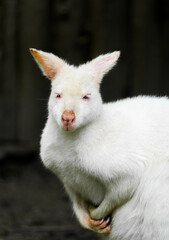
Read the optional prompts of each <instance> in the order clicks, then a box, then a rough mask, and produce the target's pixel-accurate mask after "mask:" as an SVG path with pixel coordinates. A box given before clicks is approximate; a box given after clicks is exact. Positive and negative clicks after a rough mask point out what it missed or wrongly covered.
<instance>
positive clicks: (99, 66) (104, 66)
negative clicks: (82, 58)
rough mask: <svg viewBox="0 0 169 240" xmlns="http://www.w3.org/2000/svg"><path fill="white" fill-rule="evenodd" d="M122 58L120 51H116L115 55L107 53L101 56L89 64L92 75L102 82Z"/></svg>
mask: <svg viewBox="0 0 169 240" xmlns="http://www.w3.org/2000/svg"><path fill="white" fill-rule="evenodd" d="M119 56H120V51H115V52H113V53H107V54H104V55H100V56H99V57H97V58H95V59H93V60H92V61H91V62H89V63H88V64H89V68H90V70H89V71H90V73H91V74H92V76H93V77H94V78H95V79H96V80H97V82H99V83H100V82H101V80H102V78H103V76H104V75H105V74H106V73H107V72H108V71H110V69H111V68H112V67H114V66H115V65H116V63H117V60H118V58H119Z"/></svg>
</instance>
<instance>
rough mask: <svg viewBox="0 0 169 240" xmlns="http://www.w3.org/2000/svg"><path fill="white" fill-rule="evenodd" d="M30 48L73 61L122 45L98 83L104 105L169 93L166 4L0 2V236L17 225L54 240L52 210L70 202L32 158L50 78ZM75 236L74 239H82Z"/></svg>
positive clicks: (163, 0)
mask: <svg viewBox="0 0 169 240" xmlns="http://www.w3.org/2000/svg"><path fill="white" fill-rule="evenodd" d="M30 47H33V48H37V49H41V50H44V51H48V52H53V53H55V54H56V55H58V56H59V57H62V58H63V59H66V60H67V61H68V62H70V63H71V64H75V65H78V64H80V63H84V62H86V61H88V60H90V59H92V58H94V57H97V56H98V55H99V54H103V53H107V52H112V51H115V50H121V57H120V60H119V62H118V65H117V66H116V67H115V68H114V70H112V71H111V72H110V73H109V74H108V75H107V76H106V77H105V79H104V82H103V84H102V87H101V92H102V96H103V99H104V101H106V102H107V101H112V100H117V99H120V98H125V97H131V96H136V95H139V94H141V95H144V94H146V95H158V96H163V95H169V1H167V0H137V1H136V0H0V160H1V162H0V164H1V165H0V168H1V171H0V173H1V175H0V176H1V181H0V184H1V190H2V189H3V190H2V191H3V194H4V195H3V194H0V195H2V197H1V198H2V199H1V198H0V216H1V212H2V211H4V216H6V217H7V216H8V217H9V219H10V220H9V219H8V218H7V219H6V220H4V219H5V218H4V219H3V217H1V218H2V219H0V229H2V227H1V226H2V225H3V229H4V231H3V234H6V235H4V236H6V237H4V239H19V237H18V236H21V235H22V233H21V229H22V231H23V226H24V227H28V226H30V225H31V226H33V227H34V228H35V229H34V230H30V229H29V230H28V232H31V231H33V233H34V232H36V233H37V232H38V231H40V232H41V235H38V233H37V238H36V237H34V238H33V237H32V238H31V237H30V239H38V240H39V239H42V238H43V237H44V236H45V237H44V239H46V235H45V234H47V232H48V233H49V232H50V233H51V235H52V234H53V235H52V236H54V237H53V238H52V237H51V236H50V237H49V236H48V238H47V240H48V239H56V229H57V231H59V230H58V228H57V227H56V225H57V224H58V222H57V220H56V219H57V217H58V215H57V214H54V216H55V217H54V216H53V212H54V209H55V211H56V212H57V211H58V209H60V206H62V203H63V208H61V209H62V210H63V213H62V216H63V217H62V223H65V222H66V221H68V219H69V218H68V216H67V215H71V214H68V213H67V212H66V214H67V215H65V213H64V212H65V211H64V210H65V206H66V204H68V199H67V197H66V195H65V196H64V195H63V196H61V195H60V194H64V193H63V192H64V191H61V190H58V189H61V186H60V185H59V184H60V183H58V181H57V180H56V178H55V176H53V175H52V174H51V173H49V172H47V171H46V170H45V169H44V168H43V167H42V166H41V163H40V159H39V157H38V148H39V138H40V134H41V131H42V128H43V126H44V123H45V120H46V117H47V111H46V109H47V98H48V96H49V93H50V81H49V80H47V79H45V78H44V77H42V74H41V73H40V70H39V69H38V67H37V66H36V64H35V63H34V61H33V59H32V57H31V55H30V53H29V48H30ZM25 178H26V179H25ZM44 179H45V181H44ZM18 181H19V183H20V184H21V186H20V184H18ZM55 181H56V182H55ZM23 186H25V187H23ZM56 186H57V187H56ZM55 188H56V189H55ZM11 189H12V190H11ZM44 189H45V190H44ZM13 191H14V192H13ZM58 191H61V192H62V193H59V194H57V192H58ZM54 192H55V193H54ZM44 195H45V196H46V195H47V196H48V197H46V198H44ZM19 196H21V197H20V198H19ZM59 197H60V198H61V199H62V197H63V198H64V199H66V200H65V203H64V201H62V200H60V202H59V204H60V205H58V201H59V200H58V199H60V198H59ZM15 201H16V202H17V203H18V205H17V203H16V202H15ZM55 202H56V205H55V204H54V203H55ZM34 203H36V204H34ZM34 205H36V207H35V210H32V209H34V208H33V207H32V206H34ZM4 206H5V207H4ZM38 206H39V208H38ZM45 206H46V208H45ZM49 206H50V207H49ZM58 206H59V207H58ZM37 208H38V210H37ZM69 208H70V207H68V209H69ZM1 209H2V211H1ZM4 209H5V210H4ZM12 209H13V210H12ZM21 209H22V211H23V212H22V211H21ZM25 209H27V210H25ZM28 209H30V212H29V210H28ZM36 211H39V212H38V213H37V212H36ZM21 212H22V213H21ZM28 212H29V214H30V216H29V221H28V220H27V213H28ZM44 212H45V213H46V214H43V213H44ZM19 214H20V215H19ZM29 214H28V215H29ZM2 216H3V214H2ZM18 216H19V219H20V220H16V219H17V217H18ZM69 217H71V216H69ZM25 218H26V220H25ZM42 219H43V220H42ZM52 219H53V220H52ZM73 219H74V218H71V220H70V221H71V222H72V221H74V220H73ZM9 223H11V224H9ZM38 224H39V225H38ZM60 224H61V223H60ZM37 226H41V227H42V230H37V228H36V227H37ZM45 226H48V229H47V227H46V228H45ZM49 226H54V227H53V228H52V229H53V230H52V229H51V228H50V227H49ZM61 226H62V224H61ZM73 226H74V225H73ZM77 226H78V225H77ZM17 228H18V229H20V230H18V231H19V234H21V235H17V237H16V236H15V234H14V233H13V234H14V235H12V233H11V232H10V231H13V230H12V229H17ZM79 228H80V227H79ZM38 229H39V228H38ZM44 229H46V232H45V230H44ZM54 229H55V231H54ZM66 229H67V228H66ZM67 231H68V230H67ZM80 231H81V230H80ZM60 232H61V235H59V236H60V239H64V236H63V235H64V234H63V232H62V231H60ZM73 232H76V230H73ZM85 233H86V231H84V232H83V234H85ZM10 234H11V235H10ZM24 234H25V233H24ZM78 234H79V233H77V236H78V239H81V238H80V237H82V236H85V235H83V234H81V232H80V234H79V235H78ZM70 235H71V234H70ZM14 236H15V237H14ZM24 236H25V235H24ZM31 236H32V235H31ZM38 236H41V237H42V238H40V237H38ZM90 236H91V235H90ZM10 237H11V238H10ZM72 238H73V239H75V236H72ZM87 238H88V235H87ZM87 238H86V239H87ZM21 239H27V238H26V237H24V238H23V237H21ZM57 239H59V238H58V237H57ZM66 239H71V238H70V236H69V237H66ZM84 239H85V238H84Z"/></svg>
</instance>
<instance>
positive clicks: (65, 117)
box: [62, 110, 75, 126]
mask: <svg viewBox="0 0 169 240" xmlns="http://www.w3.org/2000/svg"><path fill="white" fill-rule="evenodd" d="M74 121H75V113H74V112H73V111H72V110H65V111H64V112H63V114H62V123H63V125H64V126H71V125H72V124H73V122H74Z"/></svg>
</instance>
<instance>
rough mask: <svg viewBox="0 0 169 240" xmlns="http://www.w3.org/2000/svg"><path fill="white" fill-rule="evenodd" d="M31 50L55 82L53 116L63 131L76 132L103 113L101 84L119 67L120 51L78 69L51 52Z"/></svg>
mask: <svg viewBox="0 0 169 240" xmlns="http://www.w3.org/2000/svg"><path fill="white" fill-rule="evenodd" d="M30 51H31V53H32V55H33V57H34V58H35V60H36V62H37V63H38V65H39V67H40V68H41V70H42V72H43V74H44V75H45V76H46V77H48V78H49V79H51V84H52V89H51V94H50V98H49V114H51V115H52V116H53V118H54V119H55V120H56V122H57V124H58V126H59V127H60V128H61V129H63V130H65V131H72V130H75V129H77V128H79V127H81V126H84V125H86V124H88V123H89V122H91V121H93V120H94V119H96V118H97V117H98V116H99V115H100V114H101V109H102V99H101V95H100V92H99V90H100V83H101V80H102V78H103V76H104V75H105V74H106V73H107V72H108V71H109V70H110V69H111V68H112V67H113V66H114V65H115V64H116V62H117V59H118V58H119V55H120V52H113V53H108V54H105V55H101V56H99V57H97V58H95V59H94V60H92V61H90V62H87V63H86V64H83V65H80V66H79V67H75V66H72V65H69V64H68V63H66V62H65V61H64V60H62V59H60V58H58V57H57V56H55V55H53V54H51V53H46V52H43V51H39V50H36V49H32V48H31V49H30Z"/></svg>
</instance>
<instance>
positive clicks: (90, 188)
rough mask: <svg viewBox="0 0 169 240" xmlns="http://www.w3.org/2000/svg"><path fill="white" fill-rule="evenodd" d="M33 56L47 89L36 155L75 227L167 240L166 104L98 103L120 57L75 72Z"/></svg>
mask: <svg viewBox="0 0 169 240" xmlns="http://www.w3.org/2000/svg"><path fill="white" fill-rule="evenodd" d="M30 51H31V53H32V55H33V57H34V58H35V60H36V62H37V63H38V65H39V66H40V68H41V70H42V72H43V74H44V75H45V76H47V77H48V78H49V79H51V85H52V88H51V94H50V98H49V104H48V111H49V115H48V119H47V123H46V126H45V128H44V130H43V133H42V138H41V149H40V155H41V158H42V161H43V163H44V165H45V166H46V167H47V168H49V169H51V170H52V171H53V172H54V173H55V174H56V175H57V176H58V177H59V178H60V179H61V181H62V182H63V184H64V186H65V189H66V191H67V192H68V194H69V196H70V199H71V200H72V204H73V209H74V212H75V214H76V216H77V218H78V220H79V222H80V224H81V225H82V226H83V227H84V228H87V229H90V230H92V231H95V232H97V233H103V234H105V235H104V236H105V238H107V239H109V240H168V239H169V100H168V98H166V97H161V98H158V97H145V96H139V97H134V98H127V99H125V100H120V101H117V102H115V103H108V104H103V103H102V99H101V95H100V92H99V88H100V83H101V81H102V78H103V76H104V75H105V74H106V73H107V72H108V71H109V70H110V69H111V68H112V67H113V66H114V65H115V64H116V62H117V60H118V58H119V55H120V53H119V52H113V53H110V54H105V55H101V56H99V57H97V58H95V59H94V60H92V61H90V62H87V63H86V64H83V65H80V66H79V67H75V66H71V65H68V64H67V63H66V62H65V61H64V60H62V59H60V58H58V57H57V56H55V55H53V54H51V53H46V52H43V51H39V50H36V49H30Z"/></svg>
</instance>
